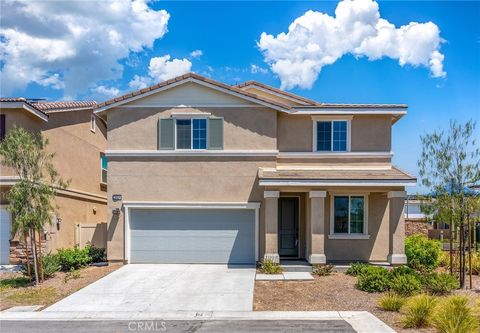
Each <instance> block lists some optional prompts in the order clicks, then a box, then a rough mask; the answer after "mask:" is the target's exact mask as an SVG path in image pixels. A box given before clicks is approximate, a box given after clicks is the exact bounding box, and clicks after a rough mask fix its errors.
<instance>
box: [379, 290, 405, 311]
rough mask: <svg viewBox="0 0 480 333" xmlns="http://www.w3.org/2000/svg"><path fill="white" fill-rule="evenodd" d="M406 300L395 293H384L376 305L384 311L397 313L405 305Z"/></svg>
mask: <svg viewBox="0 0 480 333" xmlns="http://www.w3.org/2000/svg"><path fill="white" fill-rule="evenodd" d="M405 301H406V299H405V298H404V297H402V296H400V295H398V294H395V293H390V292H389V293H386V294H385V295H383V296H382V297H380V299H379V300H378V304H379V305H380V307H381V308H382V309H383V310H385V311H394V312H398V311H400V309H401V308H402V306H403V304H405Z"/></svg>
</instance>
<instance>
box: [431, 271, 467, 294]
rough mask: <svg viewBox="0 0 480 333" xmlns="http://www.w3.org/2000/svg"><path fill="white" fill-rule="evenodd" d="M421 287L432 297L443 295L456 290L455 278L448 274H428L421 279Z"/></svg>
mask: <svg viewBox="0 0 480 333" xmlns="http://www.w3.org/2000/svg"><path fill="white" fill-rule="evenodd" d="M423 287H424V288H425V290H426V291H428V292H429V293H431V294H434V295H444V294H448V293H450V292H451V291H452V290H454V289H458V288H459V287H460V286H459V283H458V281H457V278H456V277H455V276H453V275H450V274H449V273H436V272H434V273H430V274H428V275H425V276H424V277H423Z"/></svg>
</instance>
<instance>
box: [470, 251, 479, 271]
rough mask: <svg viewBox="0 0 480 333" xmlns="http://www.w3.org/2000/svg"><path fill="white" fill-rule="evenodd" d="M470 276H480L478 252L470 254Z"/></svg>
mask: <svg viewBox="0 0 480 333" xmlns="http://www.w3.org/2000/svg"><path fill="white" fill-rule="evenodd" d="M472 274H475V275H480V252H475V253H473V254H472Z"/></svg>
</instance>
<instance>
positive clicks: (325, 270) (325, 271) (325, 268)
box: [312, 265, 334, 276]
mask: <svg viewBox="0 0 480 333" xmlns="http://www.w3.org/2000/svg"><path fill="white" fill-rule="evenodd" d="M333 267H334V266H333V265H315V266H313V272H312V273H313V274H314V275H318V276H327V275H330V274H332V271H333Z"/></svg>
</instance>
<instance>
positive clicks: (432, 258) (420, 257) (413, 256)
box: [405, 235, 442, 271]
mask: <svg viewBox="0 0 480 333" xmlns="http://www.w3.org/2000/svg"><path fill="white" fill-rule="evenodd" d="M441 248H442V245H441V243H440V242H439V241H437V240H434V239H428V238H427V237H425V236H424V235H411V236H408V237H407V238H406V239H405V255H406V256H407V262H408V266H410V267H411V268H413V269H416V270H418V271H431V270H434V269H435V268H437V267H438V264H439V257H440V253H441V251H442V250H441Z"/></svg>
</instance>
